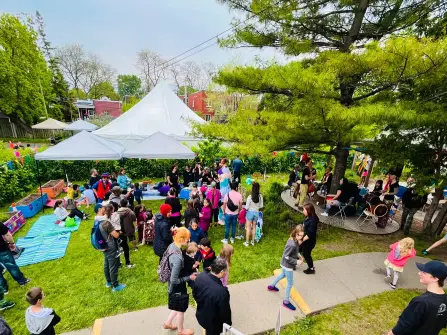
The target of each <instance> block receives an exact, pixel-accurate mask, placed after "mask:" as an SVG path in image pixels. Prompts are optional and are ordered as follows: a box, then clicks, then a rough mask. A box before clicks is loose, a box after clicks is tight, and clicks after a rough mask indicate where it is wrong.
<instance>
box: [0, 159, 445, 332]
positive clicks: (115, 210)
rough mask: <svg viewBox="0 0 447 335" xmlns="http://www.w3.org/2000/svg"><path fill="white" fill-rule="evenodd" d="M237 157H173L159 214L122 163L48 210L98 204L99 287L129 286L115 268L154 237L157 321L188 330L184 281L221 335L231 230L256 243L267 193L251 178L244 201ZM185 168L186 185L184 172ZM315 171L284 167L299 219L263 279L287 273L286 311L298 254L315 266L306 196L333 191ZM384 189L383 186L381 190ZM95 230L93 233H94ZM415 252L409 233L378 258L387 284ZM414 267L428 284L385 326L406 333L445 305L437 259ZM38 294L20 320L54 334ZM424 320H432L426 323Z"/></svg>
mask: <svg viewBox="0 0 447 335" xmlns="http://www.w3.org/2000/svg"><path fill="white" fill-rule="evenodd" d="M242 166H243V163H242V161H241V160H240V158H239V157H238V158H237V159H236V160H234V161H233V164H232V170H230V168H229V167H228V160H227V159H222V160H220V161H219V162H216V164H214V166H213V168H212V169H208V168H206V167H205V168H203V169H202V167H201V164H200V163H196V164H195V166H194V168H193V169H191V168H190V167H189V166H185V168H184V171H183V173H182V172H181V171H180V169H179V168H178V166H173V167H172V169H171V170H170V173H169V175H168V176H167V180H166V181H165V182H163V185H166V186H168V190H167V195H166V199H165V201H164V204H162V205H161V206H160V208H159V211H158V213H156V214H155V215H153V214H152V211H151V210H150V209H146V208H145V206H144V204H142V200H143V193H142V189H141V188H140V185H139V184H138V183H135V184H133V183H132V180H131V179H130V178H129V177H128V176H127V175H126V172H125V170H124V168H121V169H120V171H119V173H118V174H117V175H116V176H115V175H113V174H109V173H107V172H105V173H102V174H101V175H99V174H98V172H97V171H96V170H95V169H93V170H92V171H91V176H90V179H89V181H88V183H86V184H84V185H83V186H82V187H80V186H79V185H76V184H74V185H72V184H69V185H68V188H67V199H66V200H57V201H56V203H55V206H54V214H55V215H56V217H57V219H58V222H57V223H58V224H62V225H63V224H66V225H67V224H68V221H69V220H70V219H74V218H79V219H82V220H88V219H89V216H88V215H87V214H85V213H83V212H82V211H81V210H79V208H78V206H79V205H80V204H85V205H86V206H87V207H88V206H90V205H93V206H94V210H95V212H96V216H95V219H94V224H93V229H92V244H93V245H94V246H95V245H100V247H98V248H97V249H99V250H101V251H102V253H103V258H104V277H105V282H106V283H105V286H106V287H107V288H110V289H111V290H112V291H113V292H119V291H123V290H124V289H125V288H126V285H125V284H123V283H121V282H120V281H119V268H121V267H126V268H128V269H132V268H134V267H135V264H133V263H132V262H131V260H130V250H132V249H133V250H134V251H135V252H137V251H138V250H139V247H141V246H142V245H145V244H149V243H151V244H152V245H153V250H154V253H155V255H157V256H158V258H159V266H158V270H157V272H158V276H159V278H160V280H161V281H162V282H167V285H168V297H167V302H168V309H169V314H168V316H167V319H166V320H165V322H164V323H163V325H162V326H163V328H164V329H167V330H175V331H177V333H178V334H179V335H191V334H194V331H193V330H192V329H189V328H187V327H186V326H185V325H184V313H185V312H186V310H187V309H188V307H189V301H190V297H189V294H188V286H189V287H190V288H191V292H192V296H193V298H194V300H195V301H196V303H197V311H196V317H197V321H198V323H199V324H200V325H201V326H202V327H203V328H204V330H205V332H206V334H207V335H214V334H215V335H217V334H220V333H221V331H222V327H223V324H224V323H226V324H228V325H231V324H232V315H231V307H230V293H229V291H228V289H227V285H228V281H229V274H230V269H231V264H232V258H233V257H234V247H233V244H234V243H235V242H236V239H244V240H245V241H244V242H243V245H244V246H245V247H249V246H250V245H251V246H255V241H256V234H257V226H258V221H259V219H260V217H261V216H262V214H261V211H262V209H263V207H264V198H263V196H262V194H261V192H260V185H259V183H257V182H253V183H252V188H251V193H250V194H249V195H248V196H247V198H246V199H245V201H244V199H243V195H242V194H241V192H240V182H241V179H240V178H241V169H242ZM365 167H367V166H365ZM300 172H301V173H302V175H301V177H300ZM181 174H182V177H183V184H181V180H180V179H181V178H180V175H181ZM388 176H389V177H388V181H387V186H386V187H385V188H384V187H383V182H382V181H378V182H377V183H376V185H375V188H374V190H373V191H372V192H370V193H369V194H371V195H375V196H382V197H383V198H384V200H387V199H388V200H389V201H392V200H393V201H394V196H395V195H396V194H397V189H398V188H399V184H398V178H397V176H396V174H393V173H392V171H391V172H390V173H389V174H388ZM316 177H317V172H316V169H315V168H314V167H313V163H312V160H311V158H310V157H304V160H303V163H302V165H301V166H300V165H297V166H296V167H295V168H294V169H293V170H292V172H291V174H290V176H289V181H288V184H289V185H290V186H293V187H295V188H296V189H297V192H296V197H297V205H298V206H299V208H302V211H303V214H304V216H305V220H304V222H303V224H298V225H297V226H296V227H294V229H293V230H292V232H291V234H290V237H289V239H288V240H287V241H286V244H285V247H284V251H283V254H282V257H281V259H280V262H279V265H280V268H281V273H280V274H279V275H278V276H277V277H276V278H275V279H274V281H273V282H272V283H271V284H270V285H268V287H267V290H268V291H271V292H278V291H279V289H278V288H277V284H278V282H279V281H280V280H282V279H283V278H285V279H286V281H287V286H286V290H285V297H284V300H283V306H284V307H285V308H288V309H290V310H295V309H296V307H295V306H294V304H293V303H292V301H291V299H290V292H291V288H292V286H293V271H294V270H297V269H298V268H300V266H301V265H302V264H303V263H304V262H305V263H306V264H307V268H306V269H304V270H303V272H304V273H305V274H306V275H312V274H314V273H315V271H316V270H315V266H314V263H313V258H312V251H313V249H314V248H315V246H316V243H317V231H318V225H319V218H318V215H317V214H316V212H315V207H314V205H313V204H312V203H310V202H308V201H307V195H308V193H309V192H316V191H317V190H318V191H319V192H322V193H323V194H328V193H329V192H330V188H331V180H332V170H331V168H327V169H326V170H325V174H324V176H323V178H322V180H321V182H320V183H319V185H314V181H315V179H316ZM299 181H300V182H299ZM298 185H299V187H298ZM348 185H349V181H348V180H347V179H346V178H343V179H341V180H340V183H339V188H338V189H337V190H336V191H334V192H335V193H334V196H333V197H332V199H331V201H328V203H327V205H326V211H325V212H323V213H322V215H323V216H325V215H329V212H330V209H331V207H333V206H339V205H340V204H341V203H346V202H347V201H348V198H347V194H348V193H349V192H350V189H349V188H348ZM184 186H186V187H188V188H189V189H190V192H189V199H188V201H187V205H186V206H185V207H186V208H183V206H182V203H181V201H180V200H179V198H178V195H179V191H180V189H181V188H182V187H184ZM315 186H317V187H316V188H315ZM409 186H410V187H409V188H408V190H407V191H406V192H405V193H404V196H403V199H402V200H403V204H404V214H403V217H402V225H401V228H402V229H403V230H404V231H405V232H406V233H407V232H408V231H409V229H410V227H411V223H410V224H409V223H408V222H409V221H411V220H412V216H413V215H414V213H415V210H414V209H415V208H420V206H422V204H423V201H424V199H423V198H422V199H421V197H420V195H418V194H417V193H416V192H415V191H414V188H413V187H412V186H413V185H409ZM162 187H163V186H162ZM384 189H386V190H387V191H385V192H384ZM135 204H136V206H135ZM217 224H222V225H225V232H224V236H223V239H222V240H221V241H220V242H222V243H223V245H222V247H221V248H220V251H219V252H216V251H215V250H214V249H213V245H214V246H215V244H216V243H215V241H214V243H213V241H211V238H210V234H209V230H210V229H213V228H212V227H213V225H217ZM244 231H245V233H244ZM0 235H2V236H3V238H2V239H0V264H2V265H3V266H4V268H5V270H7V271H9V272H10V273H11V275H12V277H13V278H14V279H15V280H16V281H17V282H18V283H19V285H21V286H23V285H26V284H27V283H28V282H29V281H30V279H28V278H26V277H25V276H24V275H23V273H22V272H21V271H20V269H19V267H18V266H17V265H16V263H15V260H14V258H13V257H12V253H11V251H12V250H14V248H15V246H14V240H13V238H12V235H11V234H10V233H9V231H8V229H7V228H6V227H5V226H4V225H3V224H1V225H0ZM97 236H99V239H98V240H95V239H96V238H97ZM99 240H101V241H99ZM445 241H447V239H442V240H441V241H438V242H437V243H435V244H434V245H433V246H431V247H430V248H427V250H426V251H425V252H429V251H430V250H432V249H433V248H435V247H436V246H438V245H440V244H442V243H444V242H445ZM94 242H97V243H94ZM101 243H102V244H101ZM121 255H124V261H125V263H124V264H122V263H121V262H120V257H121ZM415 255H416V251H415V249H414V240H413V239H411V238H408V237H406V238H404V239H402V240H400V241H398V242H396V243H394V244H392V245H391V246H390V252H389V254H388V256H387V258H386V260H385V261H384V265H385V269H386V277H385V278H387V279H388V278H389V279H390V280H391V281H390V286H391V287H392V288H393V289H394V288H396V287H397V282H398V279H399V275H400V274H401V273H402V272H403V269H404V266H405V264H406V263H407V261H408V260H409V259H410V258H412V257H415ZM417 266H418V268H419V270H420V273H419V276H420V278H421V279H420V281H421V283H423V284H425V285H426V286H427V292H426V293H425V294H423V295H422V296H420V297H417V298H415V299H413V301H412V302H411V303H410V305H409V306H408V307H407V309H406V310H405V311H404V312H403V313H402V315H401V317H400V318H399V321H398V323H397V325H396V327H394V328H393V330H392V331H390V333H389V335H392V334H395V335H399V334H406V333H409V332H408V331H409V330H414V329H418V331H419V330H421V329H423V330H424V331H427V332H423V333H424V334H429V333H430V332H428V331H429V330H430V331H433V332H432V333H433V334H437V333H436V332H435V331H436V330H440V329H442V328H443V327H444V326H445V325H446V321H447V314H446V313H444V312H445V311H446V309H444V310H443V311H441V310H440V307H439V306H442V304H444V306H447V298H446V295H445V294H444V291H443V290H442V286H443V282H444V280H445V278H446V277H447V267H445V265H444V264H442V263H440V262H436V261H434V262H429V263H427V264H425V265H424V264H418V265H417ZM7 293H8V283H7V282H6V280H5V279H4V277H3V273H2V272H1V271H0V310H3V309H8V308H11V307H13V306H14V303H13V302H11V301H7V300H5V299H4V295H5V294H7ZM44 297H45V296H44V293H43V291H42V289H41V288H39V287H34V288H32V289H30V290H29V291H28V292H27V294H26V300H27V301H28V302H29V303H30V305H31V306H30V307H29V308H28V309H27V310H26V326H27V328H28V330H29V331H30V332H31V334H44V335H45V334H55V332H54V326H55V325H56V324H57V323H58V322H60V317H59V316H58V315H57V314H56V313H55V311H54V310H52V309H51V308H45V307H43V305H42V302H43V300H44ZM436 306H437V308H438V310H437V314H436V313H435V309H436ZM414 313H419V314H422V315H426V319H424V320H420V319H419V320H417V318H415V316H414ZM427 320H430V322H432V324H431V325H428V324H427ZM0 321H1V320H0ZM405 331H407V332H405ZM419 333H420V334H422V333H421V332H419ZM419 333H418V334H419ZM430 334H431V333H430Z"/></svg>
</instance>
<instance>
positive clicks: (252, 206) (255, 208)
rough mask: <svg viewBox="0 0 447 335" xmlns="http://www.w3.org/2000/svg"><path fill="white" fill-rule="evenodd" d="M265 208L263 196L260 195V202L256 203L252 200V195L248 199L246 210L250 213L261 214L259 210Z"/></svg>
mask: <svg viewBox="0 0 447 335" xmlns="http://www.w3.org/2000/svg"><path fill="white" fill-rule="evenodd" d="M262 207H264V200H263V199H262V194H259V202H258V203H256V202H254V201H253V200H252V199H251V194H250V195H249V196H248V198H247V202H246V204H245V209H246V210H247V212H248V211H254V212H259V210H260V209H261V208H262Z"/></svg>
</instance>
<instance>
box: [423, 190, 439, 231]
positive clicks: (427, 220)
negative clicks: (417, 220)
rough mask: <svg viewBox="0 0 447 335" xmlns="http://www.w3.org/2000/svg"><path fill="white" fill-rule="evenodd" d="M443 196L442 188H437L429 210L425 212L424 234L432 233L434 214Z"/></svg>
mask: <svg viewBox="0 0 447 335" xmlns="http://www.w3.org/2000/svg"><path fill="white" fill-rule="evenodd" d="M441 196H442V189H441V188H435V194H434V196H433V200H432V202H431V204H430V206H429V207H428V210H427V212H425V217H424V228H423V232H424V234H428V235H431V234H432V232H433V229H432V222H431V221H432V218H433V215H434V214H435V212H436V210H437V209H438V204H439V200H440V199H441Z"/></svg>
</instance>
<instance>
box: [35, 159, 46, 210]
mask: <svg viewBox="0 0 447 335" xmlns="http://www.w3.org/2000/svg"><path fill="white" fill-rule="evenodd" d="M34 161H35V162H36V170H37V183H38V184H39V190H40V201H42V213H45V204H44V203H43V193H42V183H41V182H40V173H39V161H38V160H37V159H34Z"/></svg>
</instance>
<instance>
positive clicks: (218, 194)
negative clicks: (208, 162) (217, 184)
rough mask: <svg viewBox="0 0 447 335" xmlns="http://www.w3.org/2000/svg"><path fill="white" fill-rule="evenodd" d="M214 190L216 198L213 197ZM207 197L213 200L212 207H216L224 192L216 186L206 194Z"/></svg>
mask: <svg viewBox="0 0 447 335" xmlns="http://www.w3.org/2000/svg"><path fill="white" fill-rule="evenodd" d="M213 192H214V199H213ZM206 198H207V199H208V200H209V201H210V202H211V207H212V208H213V209H215V208H218V207H219V200H220V199H221V198H222V194H221V193H220V190H218V189H217V188H214V189H212V190H209V191H208V193H207V194H206Z"/></svg>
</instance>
